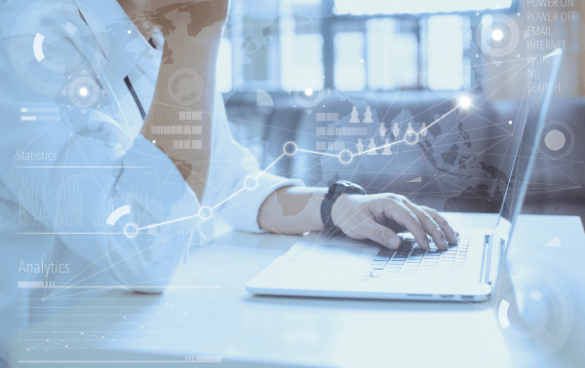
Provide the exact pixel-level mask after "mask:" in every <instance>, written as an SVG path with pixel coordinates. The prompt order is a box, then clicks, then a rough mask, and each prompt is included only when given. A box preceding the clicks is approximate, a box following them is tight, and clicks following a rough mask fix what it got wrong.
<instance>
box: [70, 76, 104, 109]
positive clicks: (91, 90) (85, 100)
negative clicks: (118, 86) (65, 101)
mask: <svg viewBox="0 0 585 368" xmlns="http://www.w3.org/2000/svg"><path fill="white" fill-rule="evenodd" d="M68 95H69V99H70V100H71V102H73V103H74V104H75V105H77V106H79V107H90V106H91V105H93V104H94V103H95V102H96V101H97V100H98V98H99V97H100V88H99V86H98V85H97V83H96V82H95V81H94V80H93V79H91V78H88V77H80V78H77V79H75V80H74V81H73V82H72V83H71V84H70V85H69V90H68Z"/></svg>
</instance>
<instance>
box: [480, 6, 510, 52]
mask: <svg viewBox="0 0 585 368" xmlns="http://www.w3.org/2000/svg"><path fill="white" fill-rule="evenodd" d="M475 36H476V40H477V44H478V45H479V46H480V48H481V51H482V52H484V53H486V54H488V55H490V56H493V57H503V56H506V55H508V54H509V53H511V52H512V51H514V50H515V49H516V47H517V46H518V42H519V41H520V30H519V29H518V25H517V24H516V22H514V20H513V19H512V18H510V17H509V16H507V15H505V14H492V15H491V16H490V17H484V18H483V19H482V21H481V23H480V24H479V26H478V27H477V32H476V34H475Z"/></svg>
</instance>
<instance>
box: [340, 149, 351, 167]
mask: <svg viewBox="0 0 585 368" xmlns="http://www.w3.org/2000/svg"><path fill="white" fill-rule="evenodd" d="M352 160H353V153H351V151H349V150H343V151H341V152H339V162H341V163H342V164H344V165H347V164H349V163H350V162H351V161H352Z"/></svg>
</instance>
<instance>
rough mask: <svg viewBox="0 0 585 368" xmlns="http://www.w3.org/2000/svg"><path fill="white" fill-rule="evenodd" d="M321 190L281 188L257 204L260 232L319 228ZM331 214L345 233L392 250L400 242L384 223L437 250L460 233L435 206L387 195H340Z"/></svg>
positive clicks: (320, 224)
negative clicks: (398, 228) (407, 232)
mask: <svg viewBox="0 0 585 368" xmlns="http://www.w3.org/2000/svg"><path fill="white" fill-rule="evenodd" d="M326 193H327V188H307V187H284V188H280V189H278V190H277V191H276V192H274V193H272V194H271V195H270V196H269V197H268V198H267V199H266V201H265V202H264V204H263V205H262V207H261V209H260V213H259V215H258V223H259V225H260V227H261V228H262V229H264V230H268V231H272V232H276V233H281V234H300V233H305V232H307V231H319V230H322V229H323V221H322V220H321V202H322V201H323V198H324V197H325V194H326ZM331 216H332V220H333V223H334V224H335V225H336V226H338V227H339V228H341V230H342V231H343V232H344V233H345V234H346V235H347V236H349V237H351V238H354V239H371V240H373V241H375V242H376V243H379V244H381V245H383V246H385V247H389V248H392V249H396V248H398V247H399V246H400V238H399V237H398V236H397V235H396V233H395V232H394V231H392V229H390V228H388V227H387V226H385V225H384V224H385V223H386V222H391V223H392V222H395V223H396V224H397V225H401V226H403V227H404V228H406V230H408V231H410V232H411V233H412V234H413V235H414V237H415V239H416V241H417V243H418V244H419V245H420V247H422V248H424V249H429V242H428V237H427V234H429V235H430V236H431V237H432V238H433V241H434V242H435V244H436V246H437V247H438V248H439V249H447V243H448V242H449V243H456V242H457V236H458V235H459V234H458V233H456V232H455V231H453V228H452V227H451V226H450V225H449V224H448V223H447V221H446V220H445V219H444V218H443V217H442V216H441V215H439V213H438V212H437V211H435V210H434V209H432V208H428V207H424V206H417V205H416V204H414V203H412V202H411V201H409V200H408V199H407V198H406V197H404V196H401V195H396V194H391V193H384V194H375V195H355V194H349V195H348V194H342V195H341V196H340V197H339V198H337V200H336V201H335V203H334V204H333V208H332V213H331Z"/></svg>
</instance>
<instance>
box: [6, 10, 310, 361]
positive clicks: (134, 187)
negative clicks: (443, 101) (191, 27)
mask: <svg viewBox="0 0 585 368" xmlns="http://www.w3.org/2000/svg"><path fill="white" fill-rule="evenodd" d="M0 4H2V5H0V124H1V126H2V130H1V132H2V134H3V138H2V144H1V148H0V150H1V154H2V156H1V160H0V201H1V202H2V203H1V207H0V237H1V238H2V244H1V248H0V260H1V267H0V316H1V317H0V358H2V359H4V360H7V359H8V358H7V357H8V342H9V338H10V337H11V336H12V335H14V334H15V333H17V332H18V331H19V330H26V329H27V328H29V327H30V326H31V325H33V324H35V323H38V322H40V321H42V320H44V319H47V318H49V317H50V315H51V314H55V313H60V312H63V311H65V310H67V308H70V307H72V306H74V305H75V304H76V303H77V302H79V298H74V297H71V295H75V294H81V295H83V296H84V297H88V296H92V295H97V294H96V293H97V292H100V290H101V289H99V288H96V289H92V288H93V287H96V286H105V287H107V286H115V285H118V286H119V285H127V286H129V287H130V288H132V289H137V290H143V291H160V289H161V288H164V287H165V286H166V285H168V283H169V282H170V279H171V277H172V275H173V272H174V269H175V267H176V265H177V262H178V261H179V260H180V258H181V256H182V255H183V254H184V251H185V249H188V246H190V245H192V244H196V243H197V242H199V236H200V234H201V228H205V229H207V230H206V231H207V234H208V236H209V235H212V234H213V226H212V225H213V224H214V223H219V222H221V223H228V224H230V225H231V226H232V227H233V228H236V229H240V230H245V231H256V232H258V231H260V229H259V227H258V223H257V216H258V211H259V208H260V206H261V205H262V203H263V201H264V200H265V199H266V197H267V196H268V195H269V194H270V193H271V192H273V191H274V190H275V189H277V188H279V187H282V186H286V185H302V182H300V181H297V180H287V179H285V178H281V177H277V176H274V175H271V174H268V173H263V172H262V171H261V170H260V169H259V167H258V164H257V162H256V160H255V158H254V156H253V155H252V154H251V153H250V152H249V151H248V150H247V149H245V148H243V147H242V146H240V145H239V144H238V143H236V142H235V141H234V140H233V139H232V137H231V134H230V131H229V127H228V122H227V119H226V114H225V108H224V106H223V103H222V99H221V96H220V95H219V93H218V94H217V96H216V98H215V101H216V103H215V105H214V108H213V111H212V112H211V113H212V116H213V120H212V125H213V132H212V153H211V163H210V169H209V173H208V180H207V187H206V189H205V196H204V199H203V201H202V202H203V203H202V204H201V205H202V206H207V207H210V208H213V217H212V218H211V219H209V220H207V221H203V219H202V218H201V217H200V216H198V214H199V210H200V204H199V202H198V200H197V198H196V196H195V194H194V193H193V191H192V190H191V188H190V187H189V186H188V185H187V184H186V182H185V180H184V179H183V177H182V176H181V174H180V173H179V171H178V170H177V168H176V166H175V165H174V164H173V162H172V161H171V160H170V159H169V158H168V157H167V156H166V154H164V153H163V152H162V151H161V150H160V149H158V148H157V147H156V146H155V145H154V144H153V143H152V142H150V141H149V140H147V139H146V138H145V137H144V136H142V135H140V130H141V128H142V124H143V118H142V114H141V112H140V111H139V106H141V107H142V109H143V112H144V113H148V110H149V108H150V104H151V100H152V97H153V93H154V87H155V83H156V79H157V75H158V70H159V67H160V64H161V56H162V54H161V47H162V45H163V42H164V40H163V39H162V38H161V36H160V35H158V36H157V37H154V39H155V41H157V42H154V44H155V45H156V47H157V48H156V49H155V48H153V47H152V46H151V45H149V43H148V42H146V41H145V40H144V39H143V38H142V36H141V34H140V32H139V31H138V30H137V29H136V28H135V27H134V25H133V24H132V22H131V21H130V20H129V19H128V17H127V16H126V13H125V12H124V11H123V9H122V8H121V7H120V6H119V4H118V3H117V1H116V0H99V1H98V0H42V1H38V0H8V1H7V0H0ZM175 52H176V51H175ZM126 77H128V79H129V81H130V82H131V85H132V87H133V89H134V91H135V93H136V95H137V98H138V100H139V103H138V104H137V102H136V100H135V98H134V97H133V95H132V93H131V92H130V90H129V88H128V86H127V84H126V83H125V81H124V80H125V78H126ZM80 86H85V90H84V93H85V96H80V95H75V93H76V91H78V90H80V88H81V87H80ZM78 87H79V88H78ZM180 110H181V109H180V108H177V122H176V124H177V125H181V124H188V123H191V122H183V121H179V118H178V116H179V111H180ZM192 139H194V138H192ZM249 176H254V177H258V187H257V188H256V189H253V190H248V189H245V190H244V191H242V192H240V190H241V189H242V188H244V180H245V179H246V178H247V177H249ZM117 208H123V209H124V208H126V209H129V210H130V213H129V214H126V212H127V211H124V210H123V209H122V210H120V212H118V214H120V215H121V216H120V217H119V218H118V219H117V221H114V220H116V217H117V216H114V217H113V218H110V220H108V218H109V216H110V215H111V214H112V213H113V211H114V210H115V209H117ZM122 214H123V215H122ZM108 221H109V222H108ZM112 223H113V225H112ZM129 223H133V224H135V225H136V227H137V228H140V229H141V230H140V231H139V232H138V235H136V236H134V237H133V235H134V234H133V233H132V231H128V229H126V230H127V232H126V233H125V227H126V226H127V225H128V224H129ZM161 223H164V224H163V225H160V226H153V227H149V228H148V226H151V225H155V224H161ZM145 227H147V228H145ZM209 229H212V230H209ZM130 230H132V229H130ZM203 233H205V231H204V232H203ZM129 234H130V235H129ZM23 266H24V268H23ZM37 271H38V272H37ZM34 282H37V283H38V282H41V283H43V284H42V287H38V284H35V283H34ZM53 286H54V287H53ZM81 299H83V298H81ZM43 347H44V346H43ZM47 347H50V346H47ZM2 359H0V366H1V365H2V362H1V360H2ZM4 364H6V363H5V362H4Z"/></svg>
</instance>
